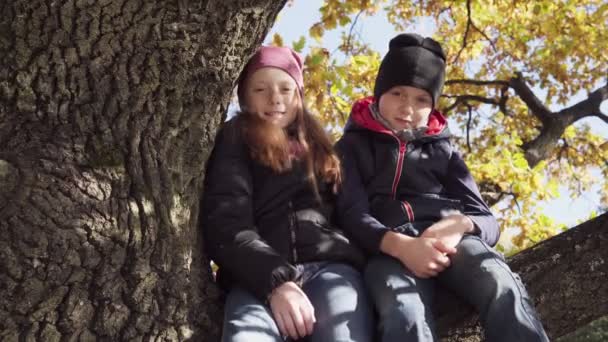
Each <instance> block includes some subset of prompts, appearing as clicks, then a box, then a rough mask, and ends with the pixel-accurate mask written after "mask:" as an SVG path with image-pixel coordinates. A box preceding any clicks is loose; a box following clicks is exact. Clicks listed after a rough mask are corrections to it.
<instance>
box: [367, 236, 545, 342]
mask: <svg viewBox="0 0 608 342" xmlns="http://www.w3.org/2000/svg"><path fill="white" fill-rule="evenodd" d="M457 250H458V252H457V253H456V254H455V255H453V256H452V257H451V258H450V259H451V266H450V267H448V268H447V269H445V270H444V271H443V272H441V273H440V274H439V275H438V276H437V277H434V278H428V279H421V278H418V277H416V276H414V275H413V274H412V273H411V272H410V271H409V270H407V269H406V268H405V267H404V266H403V265H402V264H401V262H399V260H397V259H394V258H391V257H388V256H379V257H375V258H373V259H371V260H370V262H369V263H368V265H367V267H366V270H365V282H366V284H367V286H368V288H369V290H370V293H371V296H372V298H373V300H374V303H375V305H376V309H377V311H378V314H379V319H380V322H379V328H380V334H381V337H382V339H381V341H382V342H392V341H400V342H402V341H412V342H414V341H438V340H439V339H438V338H437V335H436V332H435V326H434V321H433V317H432V312H431V307H432V302H433V297H434V291H435V286H436V284H440V285H441V286H443V287H444V288H447V289H449V290H451V291H452V292H454V294H456V295H458V296H459V297H461V298H462V299H464V300H465V301H467V302H468V303H470V304H472V305H473V306H474V307H475V308H476V309H477V311H478V312H479V317H480V321H481V323H482V326H483V328H484V333H485V340H487V341H492V342H498V341H505V342H514V341H518V342H527V341H549V339H548V338H547V335H546V334H545V331H544V329H543V327H542V324H541V322H540V321H539V319H538V317H537V314H536V311H535V310H534V307H533V306H532V303H531V302H530V299H529V297H528V294H527V292H526V289H525V288H524V286H523V284H522V282H521V280H520V279H519V276H518V275H517V274H515V273H513V272H512V271H511V270H510V269H509V266H507V264H506V263H505V261H504V259H503V258H502V256H501V255H500V254H498V253H497V252H496V251H494V249H492V248H490V247H489V246H488V245H487V244H486V243H485V242H483V241H482V240H481V239H480V238H479V237H477V236H472V235H465V236H464V238H463V239H462V241H461V242H460V244H459V245H458V246H457ZM438 304H440V303H438Z"/></svg>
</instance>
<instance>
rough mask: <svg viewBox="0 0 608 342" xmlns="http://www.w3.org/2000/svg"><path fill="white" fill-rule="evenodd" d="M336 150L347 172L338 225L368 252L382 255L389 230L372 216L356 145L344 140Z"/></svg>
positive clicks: (339, 207) (337, 203) (339, 197)
mask: <svg viewBox="0 0 608 342" xmlns="http://www.w3.org/2000/svg"><path fill="white" fill-rule="evenodd" d="M336 150H337V152H338V156H339V157H340V160H341V162H342V169H343V173H344V174H343V182H342V186H341V187H340V190H339V192H338V196H337V200H336V209H337V210H336V214H337V215H336V216H337V220H338V225H339V226H340V227H341V228H342V229H343V230H344V231H345V232H346V233H348V234H349V235H350V236H351V237H352V238H353V239H354V240H355V241H356V242H357V244H358V245H359V246H361V247H362V248H363V249H365V250H366V251H367V252H368V253H370V254H378V253H380V242H381V241H382V238H383V237H384V234H386V233H387V232H388V231H389V228H388V227H386V226H385V225H383V224H382V223H380V222H379V221H378V220H377V219H375V218H374V217H373V216H372V215H371V214H370V205H369V200H368V196H367V192H366V190H365V185H364V184H363V181H362V179H361V174H360V172H359V168H358V165H357V159H356V155H355V148H354V146H353V145H352V144H351V143H350V142H349V141H348V140H347V139H345V138H344V137H343V138H342V139H340V141H338V143H336Z"/></svg>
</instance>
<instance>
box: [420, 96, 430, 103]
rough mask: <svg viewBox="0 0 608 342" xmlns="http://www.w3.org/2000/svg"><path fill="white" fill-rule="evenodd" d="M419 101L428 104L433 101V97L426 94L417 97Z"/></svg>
mask: <svg viewBox="0 0 608 342" xmlns="http://www.w3.org/2000/svg"><path fill="white" fill-rule="evenodd" d="M417 101H418V102H420V103H425V104H426V103H431V99H429V98H428V97H426V96H425V97H418V98H417Z"/></svg>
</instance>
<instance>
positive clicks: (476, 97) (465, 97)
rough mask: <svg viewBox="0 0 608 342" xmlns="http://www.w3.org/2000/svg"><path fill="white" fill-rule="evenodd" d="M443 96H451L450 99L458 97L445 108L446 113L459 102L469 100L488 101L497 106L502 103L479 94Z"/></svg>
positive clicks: (448, 96)
mask: <svg viewBox="0 0 608 342" xmlns="http://www.w3.org/2000/svg"><path fill="white" fill-rule="evenodd" d="M441 96H443V97H447V98H450V99H452V98H453V99H456V100H454V103H452V104H451V105H450V106H448V107H447V108H446V109H445V110H444V113H448V112H450V111H451V110H452V109H454V108H456V107H457V106H458V105H459V104H461V103H466V102H468V101H476V102H481V103H487V104H491V105H495V106H498V105H500V103H499V102H497V101H496V100H494V99H491V98H488V97H483V96H479V95H441Z"/></svg>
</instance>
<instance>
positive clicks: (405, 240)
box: [380, 232, 456, 278]
mask: <svg viewBox="0 0 608 342" xmlns="http://www.w3.org/2000/svg"><path fill="white" fill-rule="evenodd" d="M380 249H381V250H382V251H383V252H385V253H387V254H389V255H391V256H393V257H394V258H396V259H399V261H401V263H402V264H403V265H404V266H405V267H407V269H409V270H410V271H412V273H414V275H415V276H417V277H419V278H430V277H434V276H436V275H437V274H439V273H440V272H441V271H443V270H444V269H445V268H446V267H448V266H450V258H449V257H448V255H449V254H453V253H456V248H454V247H452V246H449V245H446V244H445V243H444V242H443V241H441V240H440V239H436V238H433V237H422V236H421V237H418V238H413V237H410V236H407V235H403V234H399V233H395V232H388V233H386V235H385V236H384V238H383V239H382V242H381V245H380Z"/></svg>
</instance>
